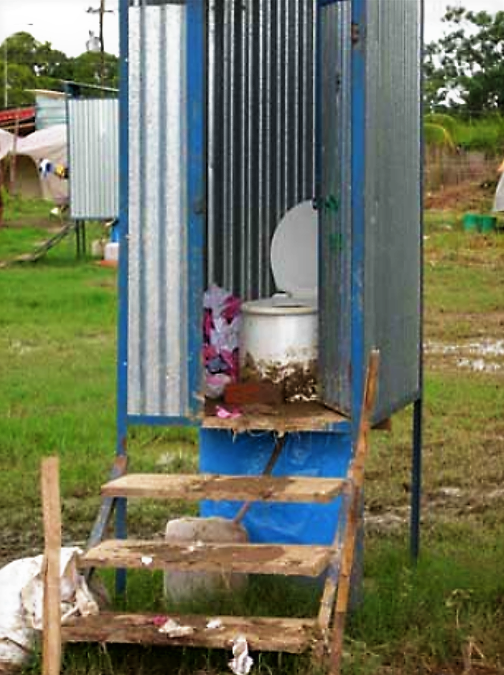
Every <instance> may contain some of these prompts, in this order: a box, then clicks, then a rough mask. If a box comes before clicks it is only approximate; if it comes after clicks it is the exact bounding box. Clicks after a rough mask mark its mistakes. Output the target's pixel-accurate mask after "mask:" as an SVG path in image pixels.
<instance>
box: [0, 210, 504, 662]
mask: <svg viewBox="0 0 504 675" xmlns="http://www.w3.org/2000/svg"><path fill="white" fill-rule="evenodd" d="M37 208H38V209H39V210H37V209H35V215H33V214H30V218H29V220H30V222H29V223H25V219H26V218H28V215H27V214H26V212H23V205H22V204H21V205H19V204H18V205H17V206H16V209H17V211H16V213H14V212H13V209H12V208H11V212H10V214H9V215H8V217H6V221H7V223H8V225H9V226H8V227H5V228H0V260H2V259H4V258H6V257H9V256H10V255H11V254H12V253H13V252H15V253H18V252H27V250H26V247H27V246H28V248H29V247H31V246H32V244H34V243H36V240H37V239H38V238H39V237H40V238H41V239H43V237H44V228H45V229H46V231H47V227H46V226H47V222H45V221H43V218H44V217H45V216H43V215H42V214H43V213H45V211H43V208H45V205H39V206H38V207H37ZM19 210H21V214H20V213H19ZM41 218H42V222H43V226H40V225H37V222H40V219H41ZM33 219H34V220H35V222H34V220H33ZM37 219H39V220H37ZM20 223H21V224H25V226H24V227H19V226H18V225H19V224H20ZM44 223H45V224H44ZM447 226H448V227H447ZM41 230H42V232H41ZM40 234H42V235H43V236H40ZM72 237H73V235H72ZM427 237H428V238H427V239H426V241H425V248H426V266H425V277H426V331H427V339H428V341H429V342H432V343H435V344H436V345H438V346H439V345H441V346H448V347H450V346H453V345H459V344H462V345H464V344H465V343H468V342H471V341H474V340H483V339H485V340H491V341H494V342H495V341H498V340H499V339H500V340H502V339H503V326H504V292H503V291H504V235H492V236H489V237H476V236H470V235H466V234H464V233H462V231H461V226H460V222H459V220H458V218H457V216H456V214H444V215H442V216H439V214H432V215H429V216H428V219H427ZM0 298H1V313H0V529H1V531H2V537H1V539H0V542H1V544H0V560H1V561H2V562H6V561H8V560H10V559H12V558H14V557H17V556H20V555H27V554H30V553H32V552H35V551H36V552H39V551H40V548H41V545H42V533H41V514H40V496H39V486H38V480H39V478H38V476H39V465H40V459H41V457H43V456H47V455H50V454H54V453H58V454H59V455H60V458H61V481H62V495H63V505H64V509H63V521H64V525H63V527H64V537H65V541H66V542H83V541H84V540H85V538H86V536H87V534H88V533H89V530H90V527H91V524H92V521H93V519H94V516H95V515H96V511H97V508H98V503H99V500H98V494H99V486H100V484H101V483H102V482H103V480H104V479H105V477H106V475H107V472H108V470H109V467H110V465H111V463H112V461H113V457H114V448H115V345H116V272H115V271H114V270H111V269H107V268H103V267H100V266H99V265H97V264H96V262H95V261H93V260H90V259H87V260H85V261H77V260H76V258H75V242H74V240H73V238H69V239H68V240H65V241H63V242H62V243H61V244H60V245H59V246H58V247H56V248H55V249H53V250H52V251H50V253H49V254H48V256H47V257H46V258H44V259H42V260H40V261H39V262H38V263H36V264H31V265H12V266H9V267H8V268H6V269H3V270H0ZM486 358H487V357H485V359H486ZM488 359H489V361H491V362H492V363H496V364H497V365H498V366H499V364H502V363H503V358H502V356H499V355H497V356H495V357H494V356H491V357H488ZM426 366H427V369H426V416H425V417H426V419H425V451H424V503H423V508H424V510H423V514H424V522H423V529H422V533H423V538H422V545H423V549H422V550H423V554H422V559H421V561H420V564H419V566H418V568H417V569H413V568H411V567H410V565H409V561H408V553H407V550H408V543H407V534H408V517H409V516H408V504H409V498H410V494H409V491H410V475H409V471H410V452H411V449H410V448H411V443H410V439H411V428H410V427H411V414H410V411H405V412H403V413H401V414H400V415H398V416H397V418H395V419H394V429H393V432H392V433H391V434H386V433H380V434H376V435H375V436H374V437H373V440H374V442H373V456H372V458H371V461H370V465H369V472H368V477H367V486H366V495H367V523H368V524H367V532H368V534H367V540H366V554H365V594H364V603H363V606H362V608H361V610H360V611H358V612H356V613H355V615H354V616H353V617H352V620H351V623H350V626H349V631H348V654H349V656H348V658H347V661H346V672H347V673H356V674H357V673H360V674H364V673H366V674H367V673H369V674H371V673H373V674H374V673H383V674H384V675H385V673H388V674H390V675H392V674H393V675H399V674H403V673H404V674H405V675H410V674H411V675H413V673H451V672H460V673H461V672H462V670H463V654H464V653H465V651H467V647H468V645H469V644H471V640H472V641H473V643H474V645H475V649H474V655H475V659H476V661H478V660H479V661H481V660H482V659H481V656H478V653H481V654H483V655H484V657H485V664H486V665H487V666H488V667H489V668H490V667H491V668H494V670H490V669H489V670H488V671H487V672H488V673H491V672H495V673H497V672H499V671H498V670H497V668H498V667H502V666H503V664H502V663H501V659H502V656H501V655H504V616H503V612H504V605H503V602H502V601H503V597H504V575H503V572H502V569H503V568H502V560H503V558H504V555H503V554H504V491H503V490H502V487H501V486H502V483H503V480H504V415H503V411H504V386H503V384H504V381H503V380H504V370H502V369H500V368H497V369H496V370H493V371H489V372H486V371H484V370H483V371H473V370H471V369H469V368H464V367H460V365H459V364H458V362H457V354H455V355H454V354H452V353H451V352H449V353H447V354H444V353H432V354H431V353H430V352H429V354H428V355H427V360H426ZM195 440H196V439H195V433H194V432H193V431H188V430H168V431H167V430H162V429H135V430H133V431H132V432H131V434H130V439H129V445H130V452H131V461H132V464H133V466H134V468H135V469H136V470H145V471H151V470H156V468H157V465H158V463H159V462H160V461H161V462H165V464H166V463H168V464H169V470H172V471H178V470H185V471H189V472H190V471H193V470H194V469H195V467H196V464H197V447H196V443H195ZM191 508H192V507H191ZM181 512H188V508H187V507H186V506H185V505H183V504H180V503H175V504H169V505H162V504H144V505H143V507H142V508H140V506H139V505H135V504H133V505H132V506H131V512H130V520H131V525H132V530H133V532H135V533H142V534H143V535H144V536H147V535H149V534H158V533H160V532H161V531H162V529H163V526H164V524H165V522H166V520H167V519H168V518H169V517H171V516H172V515H174V514H178V513H181ZM108 578H109V579H110V575H109V577H108ZM288 588H289V589H290V588H291V587H290V586H288ZM286 598H288V601H287V600H286ZM129 601H130V606H131V607H134V606H139V605H140V604H142V606H143V607H144V608H145V606H146V605H147V606H148V607H150V608H152V609H158V610H161V609H162V603H161V577H160V576H159V575H158V576H156V577H155V578H154V580H153V581H150V580H149V581H146V578H145V576H143V575H141V574H136V575H132V579H131V593H130V598H129ZM208 602H210V603H211V604H210V608H209V609H210V610H211V611H212V613H218V612H219V611H224V610H225V609H226V607H227V608H231V609H233V610H238V611H242V612H244V613H252V612H254V611H261V612H266V611H268V607H270V609H278V607H279V606H282V608H284V609H285V611H291V612H292V613H293V614H296V613H297V612H298V611H300V608H302V609H305V608H306V606H307V605H309V606H314V605H313V596H312V594H311V592H308V591H307V589H306V588H302V587H301V588H300V587H299V586H298V587H297V590H296V591H295V592H291V590H289V592H287V590H286V588H285V586H284V585H283V582H281V583H280V585H275V584H273V585H271V583H270V582H269V581H266V582H265V583H263V584H259V585H252V587H251V588H250V589H249V590H248V591H247V594H246V595H245V596H244V597H243V596H241V597H236V598H217V599H216V598H211V599H203V601H202V603H201V604H205V603H206V604H207V605H208ZM464 650H465V651H464ZM478 650H479V652H478ZM227 658H228V655H227V654H225V655H222V654H217V655H214V654H212V655H210V654H207V653H206V652H204V653H203V652H194V653H193V652H190V653H189V652H187V651H186V652H182V651H177V650H173V653H170V656H169V657H168V656H167V655H166V653H165V652H156V651H155V650H141V649H110V650H108V651H106V652H105V651H103V650H99V649H95V648H79V649H68V650H67V654H66V661H65V672H67V673H69V674H70V673H72V675H73V674H77V673H81V672H82V673H84V672H85V673H99V672H100V673H101V672H111V673H112V672H115V673H117V674H118V675H122V674H123V673H129V672H143V671H147V670H148V671H149V673H152V672H159V673H161V672H163V673H166V672H174V673H177V672H179V673H182V672H184V673H194V672H196V671H199V672H201V673H208V672H211V671H216V672H227V668H226V667H225V664H226V659H227ZM258 665H259V667H258V669H257V670H256V671H255V672H261V673H273V672H274V673H283V672H288V673H300V674H301V673H305V672H308V665H307V662H306V660H305V659H299V658H298V659H295V658H287V657H285V656H284V657H277V656H272V657H267V658H266V657H261V658H260V659H259V664H258ZM38 667H39V666H38V664H37V663H35V664H34V665H33V667H32V669H33V670H34V671H37V672H38ZM450 669H451V670H450ZM475 672H483V671H475Z"/></svg>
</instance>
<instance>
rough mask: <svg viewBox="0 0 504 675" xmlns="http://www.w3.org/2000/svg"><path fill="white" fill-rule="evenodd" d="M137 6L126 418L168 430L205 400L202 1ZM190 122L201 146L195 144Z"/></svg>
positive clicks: (132, 23) (132, 14)
mask: <svg viewBox="0 0 504 675" xmlns="http://www.w3.org/2000/svg"><path fill="white" fill-rule="evenodd" d="M131 4H132V6H131V7H130V10H129V54H128V57H129V102H128V111H129V157H128V159H129V204H128V209H129V219H128V220H129V240H128V249H129V255H128V326H127V331H128V356H127V360H128V378H127V379H128V414H129V416H130V417H136V418H143V419H144V420H146V421H148V419H149V418H162V419H163V420H165V421H166V422H168V421H169V420H174V419H180V418H188V417H191V416H193V415H194V413H195V411H196V408H197V405H198V403H197V397H198V394H199V393H200V392H199V391H198V387H199V377H200V376H201V373H200V370H201V369H200V362H199V354H200V346H199V342H198V339H199V338H200V333H201V311H202V295H203V288H202V281H201V273H200V271H201V270H202V268H203V256H204V252H203V249H202V245H201V234H202V232H201V231H202V226H201V220H203V218H204V216H203V210H204V203H203V201H201V200H202V198H203V197H204V194H203V192H202V185H201V181H200V184H199V185H197V183H198V180H199V179H198V176H197V175H196V174H197V173H198V167H199V168H200V172H199V173H200V176H201V173H202V172H201V168H202V167H203V168H204V157H203V156H202V155H201V152H202V148H201V147H200V148H199V149H198V143H199V141H201V138H202V132H203V130H202V127H201V124H200V123H198V119H200V118H201V111H202V105H203V104H204V91H203V88H202V80H201V78H202V77H203V73H204V68H203V67H202V65H203V64H202V55H203V50H204V39H203V38H202V31H203V30H204V27H203V25H202V22H201V18H202V8H203V5H204V3H203V2H202V0H199V1H198V2H197V1H196V0H188V2H187V3H183V4H182V3H180V2H170V1H169V0H165V1H163V2H162V1H160V0H135V1H134V2H132V3H131ZM198 10H199V13H198ZM188 17H189V19H188ZM188 31H192V35H189V34H188ZM192 38H194V39H193V45H192V50H193V53H192V55H191V63H192V64H193V65H194V67H193V68H192V67H191V68H189V69H188V68H187V63H186V54H187V50H186V44H187V41H188V40H190V39H192ZM191 87H192V88H193V90H192V91H191ZM198 87H200V90H199V91H196V90H197V89H198ZM188 91H189V92H190V93H191V108H190V109H188V108H187V95H188ZM188 114H189V115H191V118H192V119H191V128H193V129H197V134H199V138H196V137H195V136H194V135H193V136H192V137H191V138H188V134H187V124H186V120H187V116H188ZM194 116H196V118H197V119H196V122H195V117H194ZM200 145H202V143H200ZM198 153H199V154H198ZM198 190H199V192H200V194H199V207H197V206H196V204H195V202H196V201H198V197H197V194H196V192H197V191H198ZM190 199H191V200H192V201H191V203H190V204H189V200H190ZM193 202H194V203H193ZM195 210H198V213H196V212H195Z"/></svg>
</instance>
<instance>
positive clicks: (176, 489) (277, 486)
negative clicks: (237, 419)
mask: <svg viewBox="0 0 504 675" xmlns="http://www.w3.org/2000/svg"><path fill="white" fill-rule="evenodd" d="M346 485H347V483H346V481H344V480H341V479H338V478H307V477H304V476H300V477H277V478H272V477H270V476H221V475H212V474H199V475H198V474H197V475H186V474H173V475H167V474H129V475H127V476H123V477H121V478H118V479H117V480H112V481H110V482H109V483H107V484H106V485H104V486H103V487H102V495H103V496H104V497H127V498H132V497H143V498H145V497H150V498H152V499H185V500H194V501H200V500H201V499H210V500H215V501H219V500H222V499H225V500H229V501H266V502H301V503H321V504H327V503H329V502H332V501H333V500H334V499H335V498H336V497H337V496H338V495H339V494H341V492H342V491H343V489H344V488H345V486H346ZM95 543H96V542H95Z"/></svg>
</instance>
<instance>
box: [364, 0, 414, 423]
mask: <svg viewBox="0 0 504 675" xmlns="http://www.w3.org/2000/svg"><path fill="white" fill-rule="evenodd" d="M367 24H368V26H367V32H366V40H367V46H366V48H367V74H366V80H367V84H366V105H367V108H366V110H367V116H366V193H365V194H366V197H365V260H364V266H365V267H364V268H365V274H364V299H365V316H364V326H365V339H364V345H365V350H366V352H368V351H369V350H370V349H371V348H373V347H377V348H378V349H379V350H380V353H381V359H380V387H379V396H378V402H377V408H376V417H377V418H384V417H386V416H388V415H390V414H391V413H393V412H395V411H396V410H399V409H400V408H402V407H404V406H405V405H406V404H407V403H410V402H412V401H414V400H416V399H417V398H418V396H419V388H420V382H419V360H420V344H421V341H420V330H421V325H420V322H421V298H420V295H421V269H420V266H421V218H422V214H421V201H422V200H421V164H422V157H421V143H420V130H421V96H420V74H421V0H408V2H390V1H389V0H381V2H376V0H368V1H367Z"/></svg>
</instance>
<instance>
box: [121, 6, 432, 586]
mask: <svg viewBox="0 0 504 675" xmlns="http://www.w3.org/2000/svg"><path fill="white" fill-rule="evenodd" d="M348 1H351V2H352V5H351V7H352V26H353V30H354V36H353V37H354V40H353V47H352V57H351V58H352V83H351V87H352V95H351V96H352V120H351V121H352V140H351V142H352V170H351V182H352V201H351V209H352V244H351V245H352V273H351V274H352V276H351V306H352V311H351V317H350V321H351V390H352V400H351V421H350V422H344V423H341V424H338V425H333V426H332V427H331V431H333V432H334V433H349V431H350V430H351V431H352V435H353V438H354V439H355V438H356V435H357V428H358V420H359V418H360V411H361V405H362V394H363V388H364V374H365V367H366V363H365V358H366V354H365V335H364V312H363V306H364V305H363V303H364V275H365V269H364V265H365V255H364V254H365V154H366V153H365V150H366V38H365V36H366V20H367V2H368V1H370V0H319V7H321V8H322V7H326V6H329V5H332V4H335V3H336V2H348ZM186 11H187V32H186V40H187V130H188V189H187V199H188V223H187V232H188V238H187V251H186V257H187V264H188V270H189V291H188V296H187V298H185V300H186V302H187V308H188V315H189V317H188V319H189V321H188V325H189V333H188V336H187V339H188V353H189V354H190V362H189V378H188V380H189V381H188V392H187V393H188V397H187V398H188V411H189V413H190V414H189V416H188V417H183V418H173V417H170V418H167V417H157V416H146V415H128V408H127V406H128V392H127V377H128V216H129V214H128V210H129V208H128V205H129V185H128V182H129V159H128V147H129V109H128V98H129V92H128V87H129V82H128V76H129V72H128V71H129V69H128V59H127V55H128V40H129V20H128V19H129V17H128V13H129V0H120V54H121V64H120V67H121V89H120V96H119V102H120V219H119V231H120V261H119V318H118V364H117V448H116V452H117V454H118V455H121V456H122V455H126V454H127V429H128V426H129V425H148V426H165V425H168V424H172V425H175V424H176V425H180V426H182V425H186V426H197V425H198V424H199V419H198V413H199V411H200V408H201V402H200V397H199V393H200V391H201V379H202V373H203V369H202V367H201V361H200V356H199V355H200V354H201V339H202V336H201V312H202V309H201V297H202V292H203V283H204V271H203V263H202V261H203V259H204V255H205V236H204V235H205V221H206V200H207V195H206V189H207V187H206V128H205V121H206V2H205V0H187V5H186ZM422 19H423V3H422ZM319 21H320V18H319ZM320 68H321V63H320V62H319V63H318V64H317V69H318V70H319V72H320ZM319 108H320V106H319ZM317 134H318V136H317V143H318V145H319V144H320V141H321V139H320V129H319V131H318V132H317ZM316 172H317V189H318V190H320V166H319V165H318V166H317V168H316ZM422 227H423V226H422ZM422 256H423V253H422ZM420 341H421V338H420ZM420 344H421V342H420ZM419 381H420V391H419V392H418V398H417V399H416V400H415V403H414V434H413V436H414V438H413V441H414V442H413V468H412V516H411V552H412V556H413V557H414V558H416V557H417V556H418V552H419V527H420V495H421V479H420V475H421V440H422V389H423V371H422V364H421V365H420V379H419ZM116 536H117V537H118V538H124V537H126V501H125V500H118V505H117V511H116ZM124 584H125V576H124V575H123V574H121V573H119V574H118V577H117V588H118V590H124Z"/></svg>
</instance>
